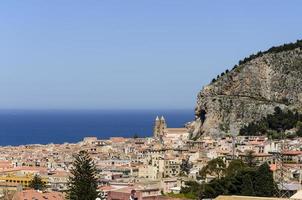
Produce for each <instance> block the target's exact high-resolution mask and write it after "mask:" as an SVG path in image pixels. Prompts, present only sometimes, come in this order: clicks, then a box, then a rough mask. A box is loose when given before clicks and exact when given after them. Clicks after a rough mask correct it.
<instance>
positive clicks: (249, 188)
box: [241, 173, 255, 196]
mask: <svg viewBox="0 0 302 200" xmlns="http://www.w3.org/2000/svg"><path fill="white" fill-rule="evenodd" d="M241 195H244V196H254V195H255V192H254V186H253V178H252V177H251V175H250V174H248V173H247V174H245V175H244V176H243V178H242V189H241Z"/></svg>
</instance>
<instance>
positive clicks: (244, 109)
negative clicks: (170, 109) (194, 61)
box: [188, 41, 302, 138]
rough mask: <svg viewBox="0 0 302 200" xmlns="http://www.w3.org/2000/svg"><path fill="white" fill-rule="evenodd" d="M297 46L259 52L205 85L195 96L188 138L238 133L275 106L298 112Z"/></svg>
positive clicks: (301, 93) (301, 69)
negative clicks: (189, 136)
mask: <svg viewBox="0 0 302 200" xmlns="http://www.w3.org/2000/svg"><path fill="white" fill-rule="evenodd" d="M297 43H298V41H297ZM297 43H295V44H297ZM301 43H302V42H301V41H299V43H298V44H299V45H293V44H291V46H290V47H288V46H286V48H284V47H285V46H281V47H273V48H271V49H270V50H268V51H266V52H263V53H261V52H259V53H258V54H257V55H253V56H251V57H250V58H248V59H245V60H244V62H243V61H240V62H239V63H240V65H239V66H236V67H235V68H234V69H233V70H231V71H230V72H228V71H227V73H225V74H223V75H222V76H220V77H219V78H218V79H217V80H216V79H214V80H213V81H212V83H211V84H209V85H207V86H205V87H204V88H203V89H202V90H201V91H200V92H199V94H198V97H197V106H196V110H195V121H193V122H191V123H190V124H189V125H188V126H189V129H190V131H191V134H192V138H198V137H199V136H200V135H202V134H204V135H220V134H226V133H230V134H238V132H239V130H240V128H241V127H242V126H244V125H246V124H248V123H250V122H253V121H257V120H259V119H261V118H262V117H265V116H266V115H267V114H270V113H272V112H273V111H274V108H275V107H276V106H279V107H280V108H283V109H301V107H302V45H301ZM300 45H301V46H300Z"/></svg>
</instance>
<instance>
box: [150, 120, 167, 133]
mask: <svg viewBox="0 0 302 200" xmlns="http://www.w3.org/2000/svg"><path fill="white" fill-rule="evenodd" d="M166 129H167V124H166V120H165V118H164V117H163V116H161V118H159V117H158V116H157V117H156V119H155V124H154V129H153V136H154V137H155V138H162V137H163V136H164V135H165V133H166Z"/></svg>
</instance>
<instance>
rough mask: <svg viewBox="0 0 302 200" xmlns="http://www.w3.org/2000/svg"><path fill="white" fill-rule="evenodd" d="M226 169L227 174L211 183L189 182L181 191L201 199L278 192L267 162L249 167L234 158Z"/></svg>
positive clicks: (269, 194) (271, 194)
mask: <svg viewBox="0 0 302 200" xmlns="http://www.w3.org/2000/svg"><path fill="white" fill-rule="evenodd" d="M213 162H214V163H217V161H213ZM224 171H225V176H221V177H217V178H215V179H213V180H212V181H210V182H209V183H203V184H199V183H197V182H192V181H191V182H187V183H186V186H187V187H183V188H182V189H181V193H182V194H191V195H192V194H193V195H195V196H197V197H199V199H202V198H216V197H217V196H219V195H243V196H253V195H257V196H265V197H272V196H275V194H277V190H276V188H277V187H276V184H275V182H274V179H273V175H272V172H271V171H270V169H269V166H268V164H267V163H264V164H262V165H261V166H260V167H255V166H254V167H248V166H247V165H246V164H245V163H243V162H242V161H241V160H233V161H231V163H230V164H229V166H228V167H227V168H225V169H224Z"/></svg>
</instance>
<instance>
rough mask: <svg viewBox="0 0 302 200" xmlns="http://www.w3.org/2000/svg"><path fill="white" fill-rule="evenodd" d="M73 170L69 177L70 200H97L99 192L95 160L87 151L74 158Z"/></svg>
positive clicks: (68, 195) (68, 194) (68, 193)
mask: <svg viewBox="0 0 302 200" xmlns="http://www.w3.org/2000/svg"><path fill="white" fill-rule="evenodd" d="M74 159H75V160H74V162H73V168H72V169H71V174H72V175H71V176H70V177H69V188H68V192H67V198H68V199H70V200H95V199H96V198H97V197H98V196H99V192H98V191H97V178H96V175H97V170H96V167H95V164H94V162H93V160H92V159H91V158H90V156H89V154H88V153H87V152H85V151H80V152H79V153H78V154H77V155H75V156H74Z"/></svg>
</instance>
